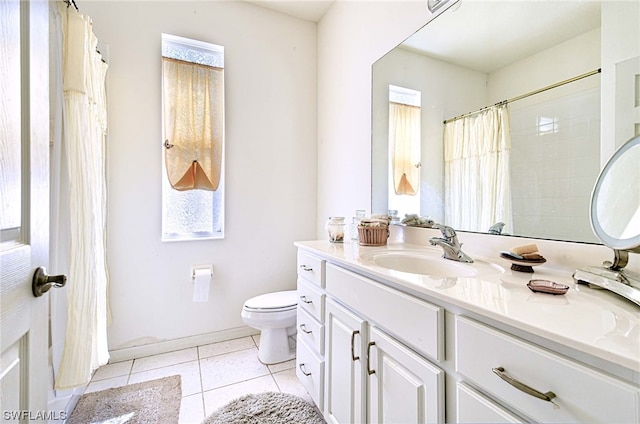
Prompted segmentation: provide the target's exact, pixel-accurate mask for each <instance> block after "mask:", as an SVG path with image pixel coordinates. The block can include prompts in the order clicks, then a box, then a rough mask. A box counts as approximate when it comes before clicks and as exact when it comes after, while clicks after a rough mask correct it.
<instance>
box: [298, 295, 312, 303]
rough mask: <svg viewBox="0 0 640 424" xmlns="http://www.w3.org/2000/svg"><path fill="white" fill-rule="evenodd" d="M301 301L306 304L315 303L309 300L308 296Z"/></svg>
mask: <svg viewBox="0 0 640 424" xmlns="http://www.w3.org/2000/svg"><path fill="white" fill-rule="evenodd" d="M300 300H302V301H303V302H304V303H313V301H311V300H309V299H307V296H300Z"/></svg>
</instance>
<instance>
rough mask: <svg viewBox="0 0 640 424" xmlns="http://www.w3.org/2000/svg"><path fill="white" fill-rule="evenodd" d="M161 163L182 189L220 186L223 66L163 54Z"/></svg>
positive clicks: (204, 188)
mask: <svg viewBox="0 0 640 424" xmlns="http://www.w3.org/2000/svg"><path fill="white" fill-rule="evenodd" d="M162 63H163V65H162V71H163V97H164V98H163V104H164V134H165V138H166V141H165V143H164V145H165V166H166V171H167V177H168V178H169V183H170V184H171V186H172V187H173V188H174V189H176V190H180V191H184V190H194V189H201V190H210V191H215V190H217V189H218V185H219V183H220V169H221V164H222V149H223V137H224V103H223V102H224V70H223V69H221V68H216V67H212V66H206V65H199V64H196V63H191V62H185V61H181V60H176V59H170V58H166V57H163V58H162Z"/></svg>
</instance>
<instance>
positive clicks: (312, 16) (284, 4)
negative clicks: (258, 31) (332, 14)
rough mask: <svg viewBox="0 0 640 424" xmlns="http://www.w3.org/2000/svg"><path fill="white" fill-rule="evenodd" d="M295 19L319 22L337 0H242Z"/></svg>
mask: <svg viewBox="0 0 640 424" xmlns="http://www.w3.org/2000/svg"><path fill="white" fill-rule="evenodd" d="M244 1H246V2H247V3H253V4H255V5H258V6H262V7H265V8H267V9H271V10H275V11H277V12H281V13H284V14H287V15H290V16H294V17H296V18H300V19H304V20H306V21H311V22H319V21H320V19H322V17H323V16H324V14H325V12H326V11H327V10H328V9H329V8H330V7H331V5H332V4H333V3H334V1H338V0H281V1H273V0H244Z"/></svg>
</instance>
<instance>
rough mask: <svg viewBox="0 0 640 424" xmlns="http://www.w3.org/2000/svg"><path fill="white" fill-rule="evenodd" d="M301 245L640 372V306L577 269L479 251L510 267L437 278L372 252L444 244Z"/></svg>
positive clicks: (429, 251)
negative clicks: (553, 289) (580, 279)
mask: <svg viewBox="0 0 640 424" xmlns="http://www.w3.org/2000/svg"><path fill="white" fill-rule="evenodd" d="M294 244H295V245H296V246H297V247H299V248H300V249H304V250H307V251H309V252H311V253H314V254H316V255H318V256H321V257H323V258H325V259H327V260H328V261H329V262H332V263H335V264H338V265H344V266H346V267H349V268H352V269H354V270H358V271H361V272H363V273H364V274H366V275H367V276H369V277H372V278H374V279H376V280H377V281H380V282H382V283H387V284H390V285H393V286H394V287H397V288H398V289H400V290H406V291H407V292H408V293H411V294H414V295H417V296H420V297H423V298H425V299H426V300H431V301H433V302H436V303H437V300H440V301H442V302H445V303H448V304H450V305H454V306H456V307H459V308H463V309H464V310H467V311H470V312H473V313H476V314H479V315H481V316H484V317H487V318H489V319H492V320H495V321H498V322H501V323H504V324H506V325H509V326H511V327H514V328H516V329H518V330H522V331H524V332H527V333H529V334H533V335H535V336H538V337H541V338H543V339H545V340H550V341H552V342H555V343H558V344H560V345H563V346H567V347H569V348H571V349H575V350H577V351H579V352H584V353H586V354H588V355H591V356H593V357H595V358H599V359H602V360H604V361H607V362H611V363H613V364H616V365H619V366H622V367H624V368H626V369H628V370H631V371H632V372H633V373H634V375H635V376H636V377H635V378H637V376H638V373H640V307H639V306H637V305H635V304H633V303H631V302H629V301H627V300H625V299H622V298H619V297H618V296H617V295H614V294H613V293H608V292H604V291H601V290H594V289H591V288H589V287H587V286H584V285H581V284H575V282H574V281H573V278H572V276H571V273H567V272H560V271H558V270H557V269H555V268H552V267H550V266H545V265H544V264H543V265H540V266H536V267H535V268H534V271H535V272H534V273H533V274H530V273H522V272H516V271H512V270H511V269H510V266H511V264H510V263H509V262H508V261H506V260H504V259H501V258H499V257H496V258H491V259H489V258H478V257H477V256H474V259H477V260H478V259H479V260H484V261H490V262H493V263H495V264H498V265H500V266H501V267H503V268H504V270H505V271H504V273H502V274H496V275H492V276H488V277H480V278H479V277H454V278H452V277H430V276H427V275H419V274H410V273H404V272H399V271H394V270H390V269H387V268H383V267H380V266H376V265H373V264H371V262H370V261H368V260H367V259H366V257H367V255H369V254H370V253H372V252H377V251H391V250H393V251H396V250H412V251H415V250H419V251H420V252H422V251H424V254H425V255H429V256H432V257H434V258H439V257H440V256H441V254H442V250H441V249H440V248H435V247H425V246H420V245H409V244H404V243H398V244H388V245H386V246H380V247H368V246H360V245H358V243H357V242H349V241H345V243H330V242H329V241H327V240H315V241H302V242H296V243H294ZM442 260H443V261H445V259H442ZM532 278H536V279H546V280H552V281H555V282H558V283H562V284H566V285H569V286H570V289H569V291H568V292H567V293H566V294H565V295H550V294H543V293H533V292H532V291H531V290H529V288H528V287H527V286H526V284H527V283H528V282H529V280H531V279H532ZM635 378H632V379H635Z"/></svg>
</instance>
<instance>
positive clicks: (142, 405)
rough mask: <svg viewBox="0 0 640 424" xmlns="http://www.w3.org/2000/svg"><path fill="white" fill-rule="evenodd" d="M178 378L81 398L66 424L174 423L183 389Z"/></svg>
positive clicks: (154, 381) (178, 414)
mask: <svg viewBox="0 0 640 424" xmlns="http://www.w3.org/2000/svg"><path fill="white" fill-rule="evenodd" d="M181 385H182V384H181V379H180V376H179V375H173V376H171V377H165V378H160V379H157V380H151V381H144V382H142V383H136V384H131V385H129V386H122V387H116V388H113V389H107V390H102V391H100V392H93V393H87V394H85V395H82V397H81V398H80V400H79V401H78V404H77V405H76V407H75V409H74V410H73V412H72V413H71V417H70V418H69V420H68V421H67V424H87V423H103V422H104V423H118V424H120V423H126V424H164V423H177V422H178V419H179V418H180V401H181V400H182V387H181Z"/></svg>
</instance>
